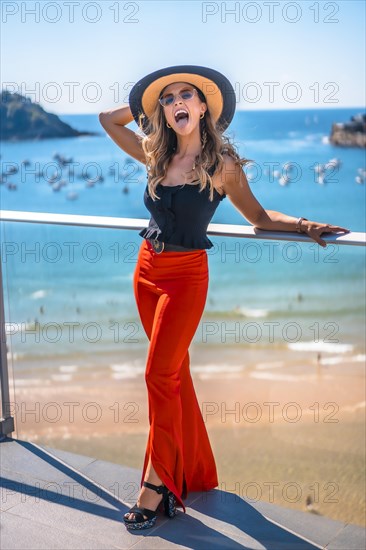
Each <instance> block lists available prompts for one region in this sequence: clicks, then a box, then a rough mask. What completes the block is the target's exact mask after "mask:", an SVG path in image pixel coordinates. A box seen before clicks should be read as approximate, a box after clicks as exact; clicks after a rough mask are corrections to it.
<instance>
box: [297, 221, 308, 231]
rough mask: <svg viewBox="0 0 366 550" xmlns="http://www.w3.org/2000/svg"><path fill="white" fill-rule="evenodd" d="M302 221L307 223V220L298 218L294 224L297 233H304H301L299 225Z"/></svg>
mask: <svg viewBox="0 0 366 550" xmlns="http://www.w3.org/2000/svg"><path fill="white" fill-rule="evenodd" d="M304 220H305V221H307V222H308V221H309V220H308V219H307V218H299V219H298V220H297V222H296V231H297V232H298V233H304V231H301V223H302V222H303V221H304Z"/></svg>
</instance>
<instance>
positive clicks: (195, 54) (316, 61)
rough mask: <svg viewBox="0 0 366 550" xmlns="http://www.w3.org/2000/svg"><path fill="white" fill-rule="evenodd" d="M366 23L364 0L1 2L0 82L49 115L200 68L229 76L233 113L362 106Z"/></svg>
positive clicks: (93, 109) (84, 108) (108, 101)
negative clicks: (165, 73)
mask: <svg viewBox="0 0 366 550" xmlns="http://www.w3.org/2000/svg"><path fill="white" fill-rule="evenodd" d="M37 5H38V6H37ZM71 7H73V9H74V13H72V11H71ZM32 10H33V12H34V10H36V14H34V13H31V11H32ZM36 18H37V21H36V20H35V19H36ZM364 23H365V3H364V2H363V1H362V0H360V1H348V0H347V1H337V2H329V1H325V2H324V1H318V2H316V1H312V0H311V1H306V0H305V1H304V0H302V1H298V2H289V1H286V2H282V1H273V2H271V1H268V2H221V1H219V2H201V1H197V0H196V1H172V0H165V1H151V0H150V1H136V2H134V1H133V2H123V1H119V2H118V1H109V0H103V1H97V2H92V1H90V2H89V1H84V0H78V1H77V2H66V1H65V2H64V1H58V2H52V1H40V2H39V1H38V2H17V1H9V2H7V1H5V0H3V2H2V23H1V26H2V38H1V49H2V53H1V62H2V67H3V68H2V72H1V81H2V82H1V84H2V88H4V86H6V87H7V89H9V90H16V91H18V92H20V93H23V94H25V95H28V96H29V97H31V98H32V99H33V100H36V101H39V102H40V103H41V105H42V106H43V107H44V108H45V109H46V110H48V111H50V112H54V113H57V114H66V113H98V112H100V111H102V110H104V109H107V108H113V107H116V106H117V105H121V104H123V103H125V102H126V101H127V98H128V92H129V90H130V88H131V86H132V85H133V83H134V82H136V81H137V80H139V79H140V78H141V77H142V76H144V75H145V74H147V73H149V72H152V71H154V70H156V69H158V68H160V67H166V66H170V65H180V64H194V65H205V66H210V67H212V68H215V69H217V70H219V71H221V72H223V73H224V74H225V75H226V76H227V77H228V78H229V80H230V81H231V82H232V83H233V85H234V86H235V89H236V95H237V108H238V109H250V110H252V109H294V108H295V109H299V108H328V107H329V108H334V107H353V106H355V107H361V106H363V105H364V103H365V100H364V98H365V72H364V67H365V49H366V48H365V29H364ZM71 83H74V84H71ZM72 89H73V90H74V92H73V93H72ZM271 89H272V92H273V97H271V93H270V92H271ZM32 90H36V93H35V94H34V93H33V94H32V93H30V91H32Z"/></svg>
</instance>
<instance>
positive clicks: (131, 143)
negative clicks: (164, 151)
mask: <svg viewBox="0 0 366 550" xmlns="http://www.w3.org/2000/svg"><path fill="white" fill-rule="evenodd" d="M132 120H133V116H132V113H131V109H130V107H129V105H127V106H125V107H117V108H116V109H111V110H109V111H103V112H102V113H99V122H100V123H101V125H102V126H103V128H104V129H105V131H106V132H107V134H108V135H109V136H110V137H111V138H112V139H113V141H114V142H115V143H117V145H118V146H119V147H120V148H121V149H123V151H125V152H126V153H127V154H128V155H130V156H131V157H133V158H134V159H136V160H138V161H139V162H142V164H146V158H145V154H144V152H143V149H142V146H141V142H140V138H139V137H138V135H137V134H136V133H135V132H133V131H132V130H129V128H126V124H128V123H129V122H132Z"/></svg>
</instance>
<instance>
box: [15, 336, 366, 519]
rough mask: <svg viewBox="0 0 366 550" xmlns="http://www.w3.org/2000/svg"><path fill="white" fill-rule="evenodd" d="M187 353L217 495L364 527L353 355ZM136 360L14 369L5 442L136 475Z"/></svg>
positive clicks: (361, 429)
mask: <svg viewBox="0 0 366 550" xmlns="http://www.w3.org/2000/svg"><path fill="white" fill-rule="evenodd" d="M190 357H191V372H192V378H193V381H194V385H195V388H196V393H197V397H198V401H199V403H200V407H201V410H202V414H203V418H204V421H205V423H206V426H207V430H208V433H209V436H210V440H211V443H212V447H213V451H214V455H215V459H216V463H217V468H218V474H219V488H220V489H222V490H224V491H231V492H235V493H237V494H239V495H241V496H242V497H244V498H247V499H249V500H250V499H252V500H254V501H255V500H258V499H260V500H265V501H267V502H274V503H276V504H280V505H282V506H286V507H289V508H295V509H300V510H308V511H309V513H318V514H322V515H324V516H327V517H330V518H334V519H338V520H342V521H347V522H351V523H356V524H359V525H364V523H365V522H364V517H365V500H364V494H365V483H364V459H365V436H364V434H365V395H364V387H365V385H364V382H365V375H364V366H365V357H364V356H362V355H347V354H343V355H342V357H338V359H337V358H336V357H334V356H329V354H328V356H324V354H323V357H322V359H321V360H320V361H319V360H318V359H317V358H316V354H313V353H312V354H310V355H309V353H307V354H306V353H304V352H299V351H291V350H289V351H287V352H286V353H284V351H283V350H276V349H274V350H273V351H271V352H269V351H268V350H261V349H258V348H254V347H253V348H252V349H251V350H248V351H246V352H245V356H244V357H243V354H242V353H241V352H240V353H238V350H237V349H235V347H233V346H227V345H226V346H214V345H210V346H205V347H200V346H195V345H192V346H191V348H190ZM120 359H121V358H120ZM144 360H145V357H144V356H143V355H141V352H140V353H139V354H137V353H136V354H135V355H133V354H132V353H131V354H130V356H129V357H126V356H124V357H123V361H121V360H120V361H119V362H113V360H112V358H111V357H108V361H106V365H105V366H103V365H100V366H98V367H97V366H93V367H87V366H86V365H82V366H81V365H80V364H79V365H72V364H60V360H59V359H58V360H57V359H56V358H55V359H54V361H53V362H51V361H50V360H49V359H47V360H46V359H44V360H43V361H44V362H46V361H47V366H46V364H42V360H40V359H38V360H37V362H33V363H32V362H28V363H27V364H25V362H23V363H22V362H21V361H18V362H16V364H15V365H14V367H13V369H11V372H12V374H13V372H15V377H14V379H11V387H12V388H13V397H12V399H13V407H14V410H15V411H16V429H17V432H16V436H17V437H19V438H23V439H28V440H30V441H34V442H38V443H42V444H46V445H49V446H52V447H56V448H58V449H64V450H69V451H73V452H77V453H81V454H85V455H88V456H92V457H95V458H98V459H103V460H109V461H112V462H115V463H120V464H123V465H126V466H131V467H134V468H141V467H142V460H143V453H144V450H145V444H146V437H147V433H148V411H147V392H146V386H145V380H144ZM14 390H15V394H14ZM116 481H117V480H116Z"/></svg>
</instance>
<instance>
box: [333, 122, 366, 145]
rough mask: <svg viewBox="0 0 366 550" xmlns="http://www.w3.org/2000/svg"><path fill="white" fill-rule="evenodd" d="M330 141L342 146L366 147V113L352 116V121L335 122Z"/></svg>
mask: <svg viewBox="0 0 366 550" xmlns="http://www.w3.org/2000/svg"><path fill="white" fill-rule="evenodd" d="M329 141H330V143H332V145H338V146H340V147H366V114H358V115H355V116H352V117H351V122H345V123H343V122H335V123H334V124H333V125H332V130H331V134H330V137H329Z"/></svg>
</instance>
